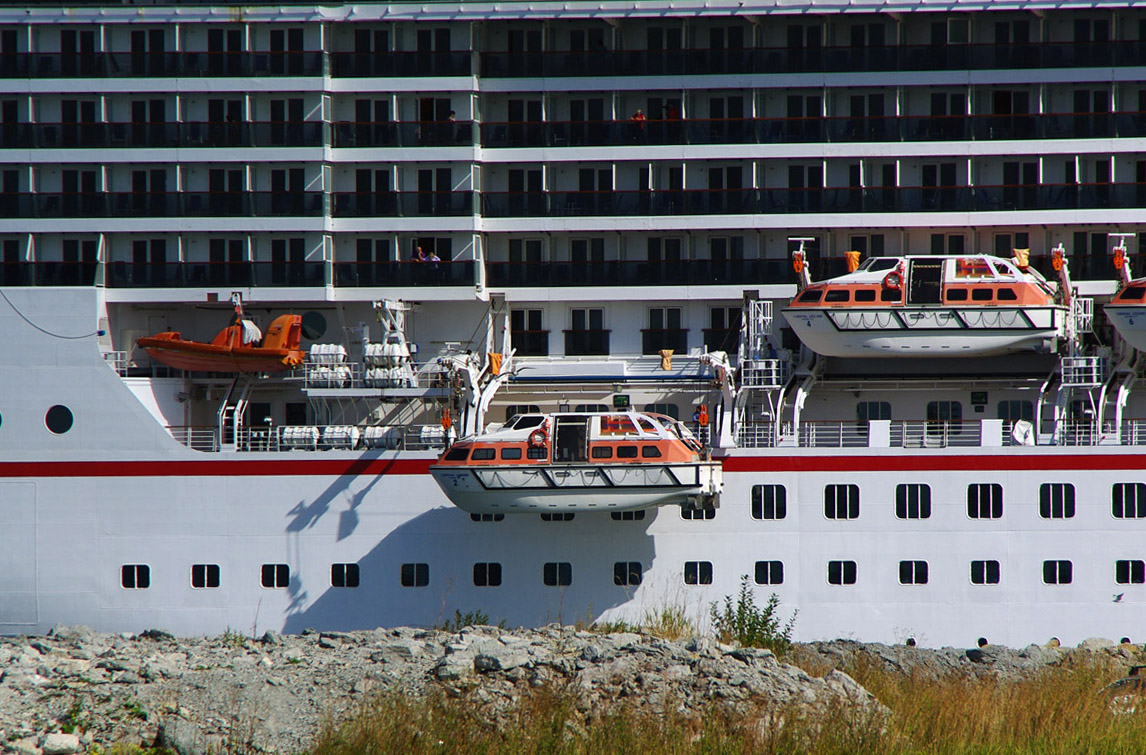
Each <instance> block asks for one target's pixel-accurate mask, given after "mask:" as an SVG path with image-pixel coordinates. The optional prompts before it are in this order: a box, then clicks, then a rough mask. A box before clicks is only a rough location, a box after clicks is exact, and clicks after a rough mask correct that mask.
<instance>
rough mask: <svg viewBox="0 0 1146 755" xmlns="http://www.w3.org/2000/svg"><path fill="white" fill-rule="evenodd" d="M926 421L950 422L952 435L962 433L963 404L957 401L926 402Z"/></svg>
mask: <svg viewBox="0 0 1146 755" xmlns="http://www.w3.org/2000/svg"><path fill="white" fill-rule="evenodd" d="M927 421H928V422H950V423H952V425H953V427H952V428H951V432H952V433H958V432H961V431H962V429H963V428H962V427H961V425H962V423H963V404H961V403H959V402H958V401H928V402H927Z"/></svg>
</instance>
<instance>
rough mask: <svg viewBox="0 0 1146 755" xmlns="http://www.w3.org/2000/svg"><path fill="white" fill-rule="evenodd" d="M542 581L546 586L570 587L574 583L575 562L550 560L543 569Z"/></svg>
mask: <svg viewBox="0 0 1146 755" xmlns="http://www.w3.org/2000/svg"><path fill="white" fill-rule="evenodd" d="M541 581H542V582H544V583H545V586H546V587H568V586H569V585H571V584H573V564H571V563H569V562H568V561H550V562H549V563H547V564H545V566H544V567H542V569H541Z"/></svg>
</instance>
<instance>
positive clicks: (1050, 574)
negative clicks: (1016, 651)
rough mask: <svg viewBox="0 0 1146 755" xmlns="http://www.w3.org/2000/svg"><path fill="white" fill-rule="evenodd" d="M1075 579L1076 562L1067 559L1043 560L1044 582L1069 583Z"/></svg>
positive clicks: (1054, 583) (1051, 583)
mask: <svg viewBox="0 0 1146 755" xmlns="http://www.w3.org/2000/svg"><path fill="white" fill-rule="evenodd" d="M1073 581H1074V564H1072V563H1071V562H1070V561H1067V560H1065V559H1061V560H1057V561H1043V582H1045V583H1046V584H1048V585H1069V584H1070V583H1071V582H1073Z"/></svg>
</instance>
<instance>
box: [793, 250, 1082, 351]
mask: <svg viewBox="0 0 1146 755" xmlns="http://www.w3.org/2000/svg"><path fill="white" fill-rule="evenodd" d="M1068 312H1069V310H1068V308H1067V307H1065V306H1063V305H1062V304H1059V303H1057V302H1056V299H1055V289H1054V288H1053V287H1052V285H1051V284H1050V283H1048V282H1047V280H1046V279H1045V278H1043V277H1042V276H1041V275H1040V274H1039V273H1038V272H1037V271H1035V270H1032V269H1029V268H1025V267H1022V268H1020V267H1019V266H1018V265H1017V264H1016V263H1015V262H1014V261H1013V260H1007V259H1003V258H1001V257H994V256H991V255H985V254H974V255H959V256H938V255H932V256H907V257H870V258H868V259H867V260H864V262H863V264H861V265H860V266H859V267H858V268H857V269H856V270H855V272H851V273H848V274H846V275H841V276H839V277H837V278H831V279H829V280H825V281H821V282H818V283H812V284H810V285H808V286H807V287H805V288H804V289H803V290H802V291H800V293H799V294H798V295H797V296H796V297H795V298H794V299H793V300H792V301H791V302H790V303H789V304H788V306H787V308H785V309H784V310H783V313H784V317H785V318H786V319H787V321H788V324H789V325H790V326H791V327H792V329H793V330H794V331H795V332H796V335H798V336H799V337H800V340H801V341H803V342H804V343H805V344H807V346H808V347H809V348H810V349H812V350H813V351H815V352H817V353H818V354H823V355H824V356H830V357H891V356H906V357H959V356H983V355H992V354H1005V353H1010V352H1017V351H1033V352H1039V353H1045V352H1051V351H1054V350H1055V349H1056V347H1057V345H1058V340H1059V339H1060V338H1062V337H1064V336H1065V334H1066V322H1067V315H1068Z"/></svg>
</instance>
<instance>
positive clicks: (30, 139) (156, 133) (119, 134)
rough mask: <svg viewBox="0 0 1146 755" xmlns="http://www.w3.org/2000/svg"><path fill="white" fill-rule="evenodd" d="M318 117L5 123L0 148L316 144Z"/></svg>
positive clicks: (318, 144)
mask: <svg viewBox="0 0 1146 755" xmlns="http://www.w3.org/2000/svg"><path fill="white" fill-rule="evenodd" d="M325 125H326V124H325V123H323V122H322V121H289V122H288V121H257V122H251V121H236V122H234V123H212V122H181V123H5V124H0V149H11V148H24V149H35V148H52V149H116V148H140V147H153V148H175V147H179V148H193V147H321V146H323V144H324V143H325V137H324V135H323V129H324V128H325Z"/></svg>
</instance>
